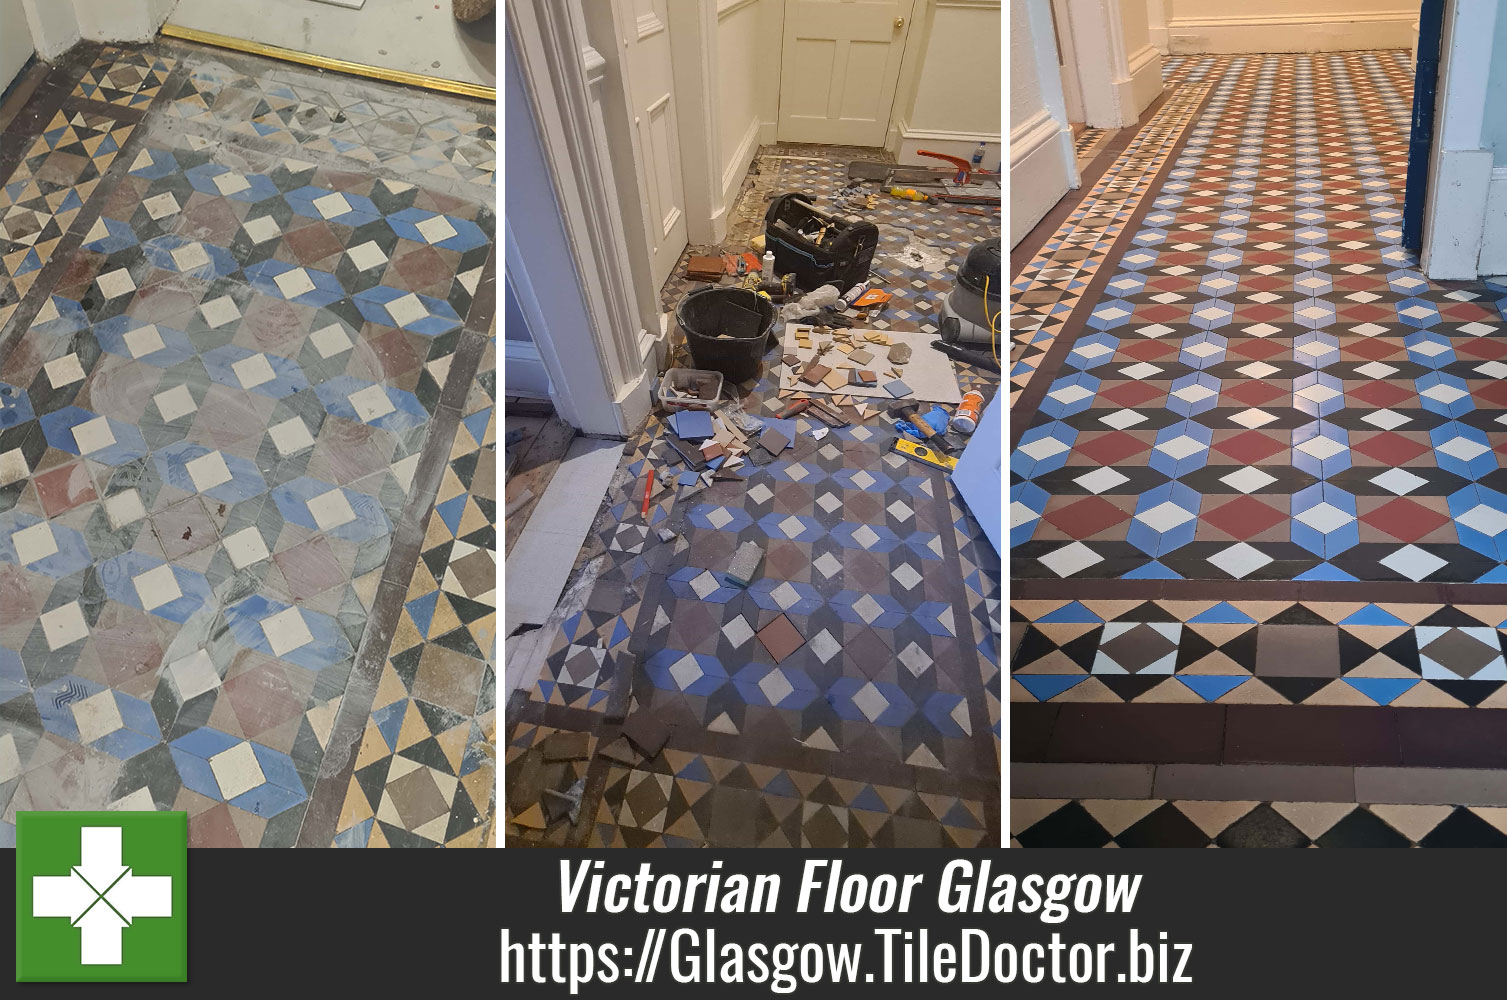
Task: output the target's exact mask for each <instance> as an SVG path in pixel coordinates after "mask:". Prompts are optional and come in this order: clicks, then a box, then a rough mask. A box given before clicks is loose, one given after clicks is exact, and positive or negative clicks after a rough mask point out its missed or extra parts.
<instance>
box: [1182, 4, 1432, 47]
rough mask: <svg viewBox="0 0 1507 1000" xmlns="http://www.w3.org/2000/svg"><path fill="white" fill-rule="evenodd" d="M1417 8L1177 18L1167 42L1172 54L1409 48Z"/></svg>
mask: <svg viewBox="0 0 1507 1000" xmlns="http://www.w3.org/2000/svg"><path fill="white" fill-rule="evenodd" d="M1417 19H1418V12H1417V10H1416V9H1415V10H1412V11H1390V10H1385V11H1357V12H1354V13H1350V14H1344V15H1335V14H1279V15H1271V16H1268V17H1253V16H1247V15H1231V16H1223V17H1221V16H1214V17H1197V18H1192V17H1181V18H1173V19H1172V20H1171V21H1169V22H1168V24H1167V46H1168V48H1169V49H1170V50H1171V51H1172V52H1173V53H1180V54H1189V53H1231V52H1344V51H1350V50H1356V49H1405V48H1408V47H1409V46H1410V45H1412V44H1413V22H1415V21H1416V20H1417Z"/></svg>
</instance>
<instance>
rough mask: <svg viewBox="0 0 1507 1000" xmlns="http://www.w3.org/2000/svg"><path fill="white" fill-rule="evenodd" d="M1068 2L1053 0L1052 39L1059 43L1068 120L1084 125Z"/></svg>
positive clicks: (1076, 56)
mask: <svg viewBox="0 0 1507 1000" xmlns="http://www.w3.org/2000/svg"><path fill="white" fill-rule="evenodd" d="M1067 2H1068V0H1052V3H1051V5H1050V9H1051V12H1052V37H1053V38H1054V39H1055V41H1056V42H1057V75H1058V76H1059V77H1061V78H1062V103H1063V105H1064V106H1065V107H1066V108H1067V120H1068V121H1069V122H1076V123H1078V124H1083V123H1084V122H1085V121H1086V119H1085V117H1084V113H1083V83H1082V82H1081V81H1080V80H1079V79H1078V50H1077V48H1076V47H1075V46H1074V45H1073V24H1072V19H1071V17H1070V16H1069V14H1068V7H1067Z"/></svg>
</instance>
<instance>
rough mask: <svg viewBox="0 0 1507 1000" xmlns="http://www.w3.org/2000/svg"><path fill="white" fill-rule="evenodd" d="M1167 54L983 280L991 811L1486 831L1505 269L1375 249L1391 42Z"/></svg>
mask: <svg viewBox="0 0 1507 1000" xmlns="http://www.w3.org/2000/svg"><path fill="white" fill-rule="evenodd" d="M1166 76H1167V82H1168V89H1167V92H1166V94H1165V95H1164V97H1163V98H1162V99H1161V102H1160V103H1159V105H1157V106H1155V107H1154V108H1153V109H1152V113H1151V115H1150V117H1149V121H1147V123H1146V124H1144V125H1143V126H1142V127H1141V128H1140V130H1139V131H1138V133H1137V134H1136V135H1135V137H1134V138H1133V139H1132V140H1131V142H1130V145H1129V146H1128V147H1127V149H1126V151H1125V152H1124V153H1123V154H1122V155H1120V156H1119V157H1118V158H1117V159H1116V160H1115V161H1114V162H1112V163H1110V164H1108V165H1107V167H1106V166H1103V165H1102V164H1101V165H1100V168H1101V169H1102V176H1100V177H1099V178H1098V179H1097V180H1094V181H1092V183H1091V184H1090V185H1085V190H1084V192H1083V193H1082V200H1081V204H1079V205H1078V207H1076V208H1075V209H1074V210H1073V211H1072V212H1071V214H1070V215H1069V216H1068V217H1067V218H1066V219H1065V221H1063V222H1062V223H1061V224H1060V226H1058V227H1056V228H1055V231H1053V232H1047V233H1038V234H1033V236H1032V237H1028V239H1036V240H1037V243H1038V247H1037V248H1036V249H1034V250H1033V251H1032V252H1030V253H1027V254H1025V255H1024V258H1025V259H1026V262H1025V263H1024V266H1023V268H1022V269H1021V270H1020V271H1019V272H1018V273H1017V275H1016V276H1015V281H1014V285H1013V288H1014V295H1015V307H1014V316H1013V317H1012V336H1013V340H1014V347H1013V351H1012V357H1011V363H1012V370H1011V386H1012V391H1013V392H1014V394H1015V395H1014V409H1013V416H1012V438H1013V440H1014V442H1015V448H1014V451H1013V452H1012V457H1011V492H1010V503H1011V524H1012V529H1011V530H1012V535H1011V544H1012V558H1011V576H1012V581H1013V589H1012V592H1011V612H1012V613H1011V659H1012V665H1011V670H1012V679H1013V683H1012V684H1011V701H1012V703H1013V704H1012V712H1011V718H1012V726H1013V733H1012V747H1011V759H1012V761H1013V762H1014V766H1013V768H1012V772H1011V773H1012V789H1011V794H1012V799H1013V804H1012V820H1011V826H1012V831H1011V833H1012V837H1013V838H1014V840H1015V841H1016V842H1018V843H1020V844H1023V845H1026V846H1077V845H1081V846H1096V847H1097V846H1105V845H1111V844H1114V845H1119V846H1205V845H1209V844H1218V845H1220V846H1263V845H1272V846H1306V845H1309V844H1317V845H1319V846H1348V845H1396V846H1407V845H1411V844H1419V845H1422V846H1451V845H1467V844H1481V845H1486V844H1495V845H1502V844H1507V711H1503V709H1504V708H1507V690H1504V688H1507V661H1504V657H1503V634H1504V630H1503V627H1504V626H1507V587H1504V586H1503V583H1504V582H1507V565H1504V563H1507V471H1504V470H1503V469H1502V468H1500V464H1501V459H1500V457H1499V456H1501V455H1504V454H1507V381H1504V379H1503V376H1504V375H1507V323H1504V321H1503V315H1504V314H1503V312H1502V308H1501V306H1502V304H1507V289H1499V288H1496V287H1493V286H1490V285H1486V284H1482V283H1471V284H1464V283H1454V284H1440V283H1433V282H1429V281H1427V280H1426V279H1425V278H1424V277H1423V275H1422V273H1421V272H1420V270H1419V265H1418V261H1417V259H1416V257H1415V256H1414V255H1413V254H1411V253H1409V252H1407V251H1405V250H1403V249H1401V247H1400V246H1399V240H1400V236H1401V212H1402V193H1403V184H1404V176H1405V172H1406V157H1407V137H1408V128H1409V116H1410V111H1411V100H1412V94H1411V91H1412V80H1411V64H1410V61H1409V57H1408V54H1407V53H1405V52H1346V53H1332V54H1318V55H1250V56H1217V57H1216V56H1188V57H1173V58H1171V59H1169V60H1168V65H1167V74H1166ZM1043 236H1044V238H1043Z"/></svg>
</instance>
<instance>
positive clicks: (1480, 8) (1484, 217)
mask: <svg viewBox="0 0 1507 1000" xmlns="http://www.w3.org/2000/svg"><path fill="white" fill-rule="evenodd" d="M1499 6H1500V4H1499V0H1469V2H1463V0H1462V2H1457V3H1453V4H1450V5H1449V6H1448V7H1447V9H1446V12H1445V17H1444V33H1443V38H1442V41H1441V45H1440V62H1439V95H1440V96H1439V103H1438V114H1437V117H1436V120H1435V130H1434V141H1433V149H1432V150H1431V155H1430V158H1429V185H1428V195H1427V199H1426V201H1427V207H1426V211H1425V212H1424V217H1423V254H1422V257H1423V260H1422V264H1423V271H1424V273H1425V274H1426V275H1428V276H1429V277H1430V278H1433V279H1434V280H1436V281H1454V280H1459V281H1464V280H1469V279H1471V278H1474V277H1476V276H1477V275H1478V274H1482V273H1486V274H1492V273H1500V272H1498V271H1497V270H1496V265H1495V264H1494V263H1493V261H1492V256H1493V247H1492V246H1491V245H1490V244H1489V243H1488V241H1487V240H1486V234H1487V233H1488V232H1500V228H1501V225H1503V224H1507V218H1504V219H1502V220H1499V221H1498V222H1497V223H1496V224H1493V223H1492V222H1489V221H1488V218H1489V217H1490V216H1492V215H1493V214H1501V213H1500V204H1501V199H1499V198H1497V199H1494V198H1492V197H1491V195H1492V194H1493V192H1492V188H1498V189H1500V188H1501V187H1502V185H1501V184H1499V183H1497V178H1496V177H1495V176H1494V174H1495V171H1494V170H1493V169H1492V167H1493V155H1492V151H1491V149H1489V148H1487V147H1486V145H1485V138H1484V132H1485V122H1486V119H1487V118H1488V116H1489V112H1488V106H1487V101H1488V94H1487V78H1488V76H1489V75H1490V71H1491V64H1492V61H1493V59H1494V58H1496V56H1497V53H1495V52H1494V51H1493V49H1494V42H1495V37H1496V20H1497V16H1498V10H1497V8H1498V7H1499ZM1496 193H1501V192H1500V190H1499V191H1498V192H1496ZM1493 202H1495V203H1496V204H1493ZM1504 263H1507V262H1504Z"/></svg>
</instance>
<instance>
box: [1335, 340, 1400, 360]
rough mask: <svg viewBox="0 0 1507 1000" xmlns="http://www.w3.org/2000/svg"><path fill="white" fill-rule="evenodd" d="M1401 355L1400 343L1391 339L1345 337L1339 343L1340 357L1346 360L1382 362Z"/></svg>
mask: <svg viewBox="0 0 1507 1000" xmlns="http://www.w3.org/2000/svg"><path fill="white" fill-rule="evenodd" d="M1402 353H1403V347H1402V343H1401V342H1400V341H1399V340H1396V339H1392V338H1389V339H1382V338H1376V337H1353V338H1352V337H1346V338H1344V339H1342V340H1341V341H1340V356H1341V357H1343V358H1346V359H1351V358H1360V359H1362V360H1364V361H1382V360H1384V359H1386V358H1391V357H1396V356H1397V355H1400V354H1402Z"/></svg>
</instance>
